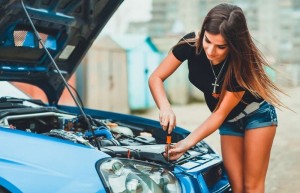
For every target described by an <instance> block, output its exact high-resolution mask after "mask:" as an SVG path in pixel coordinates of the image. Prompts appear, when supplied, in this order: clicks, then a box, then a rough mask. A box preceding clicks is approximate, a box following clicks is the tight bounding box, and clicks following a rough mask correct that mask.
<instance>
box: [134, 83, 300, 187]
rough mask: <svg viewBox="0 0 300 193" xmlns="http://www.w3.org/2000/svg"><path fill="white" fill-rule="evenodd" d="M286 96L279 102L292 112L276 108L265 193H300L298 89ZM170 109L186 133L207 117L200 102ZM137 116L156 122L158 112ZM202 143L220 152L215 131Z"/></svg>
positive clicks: (299, 94)
mask: <svg viewBox="0 0 300 193" xmlns="http://www.w3.org/2000/svg"><path fill="white" fill-rule="evenodd" d="M287 93H288V94H289V95H290V97H286V96H282V100H283V102H284V103H285V104H286V105H288V106H289V107H290V108H291V109H292V110H294V111H295V112H292V111H289V110H286V109H282V110H278V109H277V113H278V119H279V127H278V129H277V134H276V137H275V140H274V144H273V149H272V154H271V160H270V165H269V170H268V175H267V182H266V193H295V192H299V191H300V181H299V179H300V165H298V164H300V97H299V96H300V88H294V89H289V90H288V91H287ZM173 110H174V111H175V113H176V116H177V123H178V124H177V125H179V126H182V127H184V128H187V129H189V130H193V129H194V128H195V127H196V126H198V125H199V124H200V123H201V122H202V121H203V120H204V119H205V118H206V117H207V116H208V115H209V114H210V112H209V110H208V108H207V107H206V105H205V104H202V103H195V104H189V105H183V106H173ZM138 115H139V116H143V117H147V118H151V119H157V118H158V110H157V109H152V110H149V111H148V112H146V113H143V114H138ZM205 141H206V142H208V143H209V144H210V145H211V146H212V147H213V148H214V149H215V150H217V151H218V152H220V143H219V134H218V132H215V133H214V134H212V135H211V136H209V137H207V138H206V139H205Z"/></svg>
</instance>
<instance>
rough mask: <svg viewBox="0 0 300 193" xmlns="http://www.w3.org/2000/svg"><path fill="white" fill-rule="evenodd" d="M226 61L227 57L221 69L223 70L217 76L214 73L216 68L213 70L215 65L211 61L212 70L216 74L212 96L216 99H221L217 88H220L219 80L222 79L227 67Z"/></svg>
mask: <svg viewBox="0 0 300 193" xmlns="http://www.w3.org/2000/svg"><path fill="white" fill-rule="evenodd" d="M226 61H227V57H226V58H225V61H224V62H223V65H222V67H221V70H220V72H219V74H218V75H216V73H215V71H214V68H213V65H212V63H211V60H209V63H210V67H211V70H212V72H213V74H214V77H215V82H214V83H212V84H211V85H213V87H214V88H213V92H212V96H213V97H215V98H219V96H220V94H218V93H217V86H220V85H219V83H218V79H219V78H220V76H221V74H222V71H223V68H224V66H225V63H226Z"/></svg>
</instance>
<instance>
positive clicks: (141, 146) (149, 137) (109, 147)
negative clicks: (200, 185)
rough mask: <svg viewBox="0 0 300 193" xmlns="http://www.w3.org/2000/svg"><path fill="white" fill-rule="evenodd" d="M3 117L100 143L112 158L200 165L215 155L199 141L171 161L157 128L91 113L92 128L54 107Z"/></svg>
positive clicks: (5, 123) (14, 125) (11, 124)
mask: <svg viewBox="0 0 300 193" xmlns="http://www.w3.org/2000/svg"><path fill="white" fill-rule="evenodd" d="M14 112H16V111H14ZM0 118H1V119H0V126H2V127H6V128H10V129H17V130H22V131H24V132H31V133H37V134H42V135H47V136H50V137H56V138H60V139H64V140H69V141H72V142H74V143H79V144H83V145H86V146H89V147H92V148H97V146H100V150H101V151H103V152H105V153H107V154H109V155H110V156H112V157H122V158H129V159H138V160H144V161H151V162H155V163H160V164H165V165H173V164H180V165H190V163H189V164H187V162H188V161H187V160H191V159H194V160H195V161H198V163H197V164H203V163H205V162H208V161H210V160H211V159H214V158H215V157H214V156H215V155H216V154H215V153H214V152H213V151H212V150H211V148H210V147H209V146H208V145H207V144H206V143H205V142H199V143H198V144H197V145H196V146H194V147H193V148H192V149H190V150H189V151H187V152H186V153H185V154H184V155H183V156H182V157H181V158H179V159H178V160H176V161H170V162H168V161H167V160H166V158H165V157H164V156H163V153H164V151H165V141H164V140H163V139H165V136H163V133H158V131H159V130H158V129H153V128H148V127H147V126H144V127H143V126H137V125H134V124H128V123H124V122H120V121H118V120H111V119H96V118H92V117H90V116H89V117H88V118H89V121H90V122H91V125H92V131H91V130H90V129H89V127H88V125H87V123H86V120H85V119H84V118H83V117H82V116H77V115H74V114H69V113H66V112H61V111H58V110H57V109H55V108H44V110H42V109H39V110H38V111H37V112H34V111H33V110H32V108H30V109H28V111H27V112H26V109H22V111H21V112H20V111H19V112H18V113H6V114H1V113H0ZM155 130H156V131H155ZM160 132H161V130H160ZM173 133H174V132H173ZM172 135H174V140H173V141H172V142H173V143H176V142H177V141H179V140H180V136H176V133H174V134H172ZM96 143H98V144H96ZM199 160H200V161H201V162H200V161H199Z"/></svg>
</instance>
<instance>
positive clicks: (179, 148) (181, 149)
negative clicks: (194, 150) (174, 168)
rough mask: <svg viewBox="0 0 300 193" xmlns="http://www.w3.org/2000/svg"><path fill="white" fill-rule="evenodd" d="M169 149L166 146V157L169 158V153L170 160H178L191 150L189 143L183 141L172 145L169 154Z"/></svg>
mask: <svg viewBox="0 0 300 193" xmlns="http://www.w3.org/2000/svg"><path fill="white" fill-rule="evenodd" d="M167 149H168V148H167V145H166V147H165V153H164V156H165V157H168V153H169V159H170V160H177V159H178V158H180V157H181V156H182V155H183V154H184V153H185V152H186V151H187V150H188V149H189V146H188V144H187V142H186V141H185V140H184V139H183V140H181V141H179V142H178V143H175V144H173V145H171V146H170V149H169V152H167Z"/></svg>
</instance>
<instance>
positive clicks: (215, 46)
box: [202, 31, 229, 64]
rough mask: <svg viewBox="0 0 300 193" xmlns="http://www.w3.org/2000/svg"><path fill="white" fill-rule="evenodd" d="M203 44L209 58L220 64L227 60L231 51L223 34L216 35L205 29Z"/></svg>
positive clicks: (213, 62)
mask: <svg viewBox="0 0 300 193" xmlns="http://www.w3.org/2000/svg"><path fill="white" fill-rule="evenodd" d="M202 45H203V49H204V51H205V53H206V56H207V58H208V59H209V60H211V62H212V64H219V63H220V62H222V61H223V60H225V58H226V56H227V54H228V51H229V49H228V45H227V42H226V41H225V40H224V38H223V37H222V35H221V34H217V35H215V34H211V33H208V32H207V31H205V32H204V37H203V42H202Z"/></svg>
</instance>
